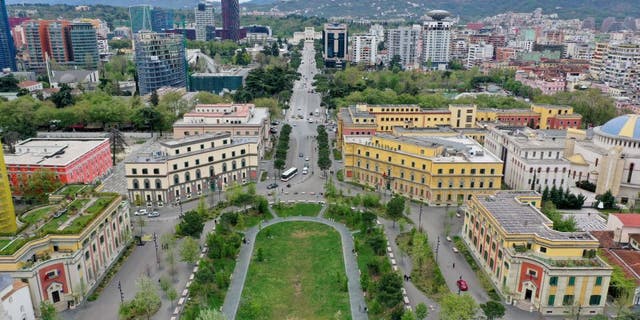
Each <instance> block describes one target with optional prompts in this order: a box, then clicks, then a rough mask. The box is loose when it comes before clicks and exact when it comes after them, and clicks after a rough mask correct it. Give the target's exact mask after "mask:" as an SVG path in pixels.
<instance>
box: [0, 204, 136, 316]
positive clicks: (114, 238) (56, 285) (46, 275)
mask: <svg viewBox="0 0 640 320" xmlns="http://www.w3.org/2000/svg"><path fill="white" fill-rule="evenodd" d="M47 208H49V210H48V211H47V212H42V210H43V209H47ZM31 215H34V218H29V217H30V216H31ZM35 217H37V220H36V218H35ZM22 218H26V219H25V220H24V221H23V223H24V224H28V223H29V222H27V221H29V220H34V221H35V222H33V223H31V225H29V226H27V227H26V229H25V230H26V231H25V232H24V234H21V235H19V236H16V237H13V238H11V239H5V240H9V242H8V243H3V244H2V246H0V272H2V273H6V274H8V275H10V276H11V277H12V278H14V279H16V280H20V281H22V282H24V283H26V284H27V285H28V286H29V291H30V293H31V300H32V302H33V307H34V309H36V310H38V308H39V306H40V303H41V302H43V301H47V302H50V303H52V304H53V306H54V307H55V308H56V309H57V310H58V311H61V310H65V309H69V308H75V306H76V305H77V304H79V303H81V302H82V301H84V299H85V298H86V297H87V294H88V293H89V292H91V290H92V289H93V288H94V287H96V286H97V285H98V284H99V283H100V280H101V279H102V277H103V275H104V274H105V273H107V271H109V268H110V267H111V266H112V264H113V263H114V262H115V261H116V260H117V259H118V257H119V255H120V253H121V252H122V251H123V250H124V249H125V248H126V247H127V245H128V244H129V243H130V242H131V241H130V240H131V227H130V224H131V221H130V217H129V206H128V204H127V202H126V201H122V197H121V196H120V195H118V194H113V193H100V194H92V193H91V194H90V193H86V194H82V195H79V196H78V198H76V199H75V200H73V201H71V202H68V201H67V200H63V203H59V204H54V205H50V206H48V207H40V208H36V209H34V210H32V211H29V212H26V213H25V214H23V216H22Z"/></svg>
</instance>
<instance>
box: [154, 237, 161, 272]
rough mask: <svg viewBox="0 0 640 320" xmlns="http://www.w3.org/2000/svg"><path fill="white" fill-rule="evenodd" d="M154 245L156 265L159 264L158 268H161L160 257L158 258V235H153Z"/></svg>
mask: <svg viewBox="0 0 640 320" xmlns="http://www.w3.org/2000/svg"><path fill="white" fill-rule="evenodd" d="M153 244H154V245H155V247H156V263H158V267H160V256H158V235H157V234H156V233H155V232H154V233H153Z"/></svg>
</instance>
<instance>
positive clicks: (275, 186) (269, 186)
mask: <svg viewBox="0 0 640 320" xmlns="http://www.w3.org/2000/svg"><path fill="white" fill-rule="evenodd" d="M277 187H278V184H277V183H275V182H274V183H271V184H269V185H268V186H267V189H275V188H277Z"/></svg>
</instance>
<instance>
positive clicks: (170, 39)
mask: <svg viewBox="0 0 640 320" xmlns="http://www.w3.org/2000/svg"><path fill="white" fill-rule="evenodd" d="M134 39H135V40H134V41H135V50H136V57H135V61H136V70H137V71H138V87H139V88H140V95H145V94H148V93H151V92H153V91H154V90H157V89H159V88H161V87H178V88H180V87H182V88H184V87H186V85H187V69H186V61H185V50H184V46H183V37H182V35H181V34H172V33H156V32H139V33H137V34H135V35H134Z"/></svg>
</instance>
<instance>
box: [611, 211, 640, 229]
mask: <svg viewBox="0 0 640 320" xmlns="http://www.w3.org/2000/svg"><path fill="white" fill-rule="evenodd" d="M611 215H612V216H614V217H616V218H618V220H620V222H622V224H623V225H624V226H625V227H632V228H636V227H640V214H636V213H612V214H611Z"/></svg>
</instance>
